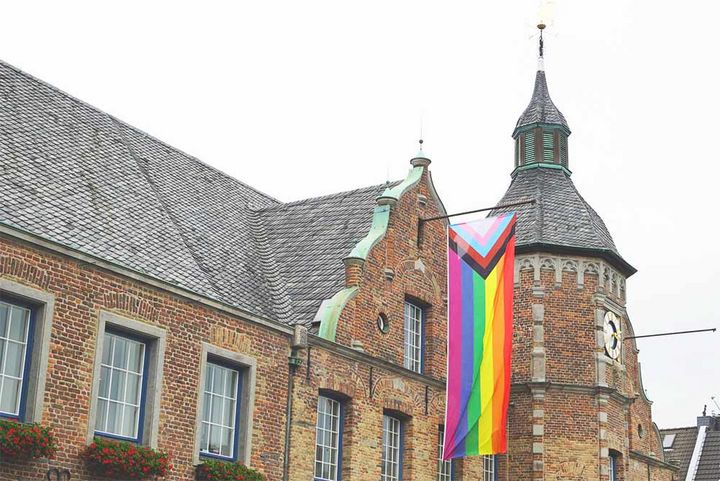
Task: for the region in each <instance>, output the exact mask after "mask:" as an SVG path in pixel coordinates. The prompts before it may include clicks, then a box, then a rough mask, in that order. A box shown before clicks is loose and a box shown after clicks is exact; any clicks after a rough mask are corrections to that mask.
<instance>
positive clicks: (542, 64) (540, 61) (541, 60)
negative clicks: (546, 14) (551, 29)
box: [537, 22, 546, 72]
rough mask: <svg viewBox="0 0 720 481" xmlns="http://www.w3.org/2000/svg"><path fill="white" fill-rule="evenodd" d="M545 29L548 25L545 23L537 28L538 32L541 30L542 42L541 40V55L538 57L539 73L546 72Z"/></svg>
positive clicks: (539, 47) (539, 46)
mask: <svg viewBox="0 0 720 481" xmlns="http://www.w3.org/2000/svg"><path fill="white" fill-rule="evenodd" d="M545 27H546V25H545V24H544V23H542V22H541V23H538V26H537V28H538V30H540V40H539V42H538V50H539V53H540V54H539V55H538V71H539V72H544V71H545V58H544V54H545V42H544V40H543V30H545Z"/></svg>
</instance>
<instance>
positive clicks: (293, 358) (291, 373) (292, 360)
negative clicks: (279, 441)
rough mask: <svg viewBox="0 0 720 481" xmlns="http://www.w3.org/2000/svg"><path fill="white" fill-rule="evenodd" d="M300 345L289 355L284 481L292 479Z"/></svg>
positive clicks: (292, 349)
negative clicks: (291, 469) (293, 418)
mask: <svg viewBox="0 0 720 481" xmlns="http://www.w3.org/2000/svg"><path fill="white" fill-rule="evenodd" d="M299 350H300V349H299V347H297V346H293V347H292V348H291V350H290V356H289V357H288V387H287V390H288V392H287V404H286V406H285V449H284V453H283V481H289V480H290V436H291V429H292V404H293V391H294V390H295V374H296V373H297V368H298V367H299V366H300V365H301V364H302V359H300V357H298V351H299Z"/></svg>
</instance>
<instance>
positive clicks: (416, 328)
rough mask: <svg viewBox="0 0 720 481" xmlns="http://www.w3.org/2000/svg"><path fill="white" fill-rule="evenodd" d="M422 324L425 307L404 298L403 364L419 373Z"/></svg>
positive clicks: (421, 365) (421, 352) (423, 322)
mask: <svg viewBox="0 0 720 481" xmlns="http://www.w3.org/2000/svg"><path fill="white" fill-rule="evenodd" d="M424 324H425V309H423V307H422V306H420V305H418V304H417V303H415V302H412V301H409V300H407V299H406V300H405V307H404V312H403V332H404V342H403V345H404V356H403V365H404V366H405V368H406V369H409V370H411V371H415V372H419V373H422V371H423V350H424V349H423V337H424V332H423V330H424V328H425V326H424Z"/></svg>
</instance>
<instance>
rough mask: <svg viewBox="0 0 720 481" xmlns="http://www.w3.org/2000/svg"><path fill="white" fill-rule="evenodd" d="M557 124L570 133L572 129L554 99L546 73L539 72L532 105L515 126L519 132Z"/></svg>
mask: <svg viewBox="0 0 720 481" xmlns="http://www.w3.org/2000/svg"><path fill="white" fill-rule="evenodd" d="M538 123H542V124H557V125H562V126H563V127H565V128H566V129H567V130H568V132H569V131H570V127H569V126H568V124H567V121H566V120H565V116H564V115H563V114H562V112H560V109H558V108H557V107H556V106H555V104H554V103H553V101H552V99H551V98H550V92H549V90H548V86H547V80H546V79H545V72H544V71H543V70H538V71H537V74H536V75H535V88H534V89H533V94H532V98H531V99H530V104H528V106H527V108H526V109H525V111H524V112H523V114H522V115H521V116H520V118H519V119H518V121H517V124H516V126H515V130H516V131H517V130H518V129H519V128H520V127H523V126H526V125H532V124H538Z"/></svg>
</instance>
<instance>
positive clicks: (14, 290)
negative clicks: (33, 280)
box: [0, 278, 55, 423]
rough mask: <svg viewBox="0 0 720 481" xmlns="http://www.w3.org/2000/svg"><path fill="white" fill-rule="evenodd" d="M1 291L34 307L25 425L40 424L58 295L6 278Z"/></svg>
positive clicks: (0, 281) (0, 279)
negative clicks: (56, 297) (26, 423)
mask: <svg viewBox="0 0 720 481" xmlns="http://www.w3.org/2000/svg"><path fill="white" fill-rule="evenodd" d="M0 292H3V293H6V294H8V295H10V296H12V297H16V298H18V299H20V300H22V301H25V302H27V303H29V304H32V305H33V307H34V308H35V319H36V322H35V332H33V334H32V335H33V338H34V345H33V349H32V352H30V353H29V355H30V373H29V375H28V377H27V381H28V394H27V403H26V408H25V419H24V422H29V423H39V422H40V421H42V415H43V407H44V401H45V382H46V379H47V365H48V355H49V353H50V334H51V331H52V321H53V314H54V311H55V296H54V295H52V294H51V293H49V292H46V291H41V290H38V289H34V288H32V287H28V286H26V285H24V284H20V283H18V282H14V281H11V280H9V279H5V278H0Z"/></svg>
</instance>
